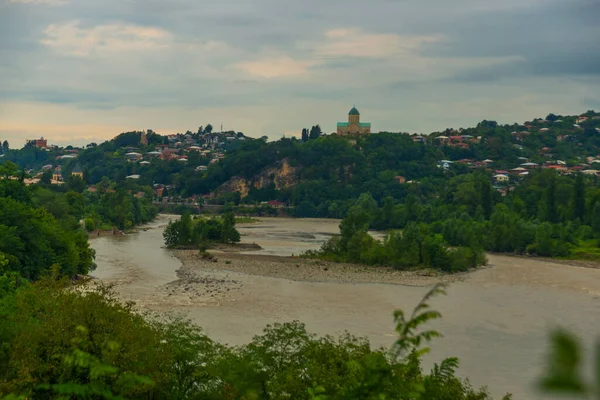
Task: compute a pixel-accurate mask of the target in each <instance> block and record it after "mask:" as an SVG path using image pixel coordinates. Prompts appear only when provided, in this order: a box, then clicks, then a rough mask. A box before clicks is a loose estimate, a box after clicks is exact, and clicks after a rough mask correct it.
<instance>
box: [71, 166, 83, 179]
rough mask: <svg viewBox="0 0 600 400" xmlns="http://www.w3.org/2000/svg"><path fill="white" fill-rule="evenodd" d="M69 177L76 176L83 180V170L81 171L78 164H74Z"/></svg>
mask: <svg viewBox="0 0 600 400" xmlns="http://www.w3.org/2000/svg"><path fill="white" fill-rule="evenodd" d="M71 176H78V177H80V178H81V179H83V170H82V169H81V165H79V163H77V164H75V167H74V168H73V171H71Z"/></svg>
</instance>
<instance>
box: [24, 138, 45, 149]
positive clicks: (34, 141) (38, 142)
mask: <svg viewBox="0 0 600 400" xmlns="http://www.w3.org/2000/svg"><path fill="white" fill-rule="evenodd" d="M27 145H28V146H35V147H38V148H40V149H45V148H46V147H48V141H47V140H46V139H44V137H43V136H42V137H41V138H39V139H31V140H28V141H27Z"/></svg>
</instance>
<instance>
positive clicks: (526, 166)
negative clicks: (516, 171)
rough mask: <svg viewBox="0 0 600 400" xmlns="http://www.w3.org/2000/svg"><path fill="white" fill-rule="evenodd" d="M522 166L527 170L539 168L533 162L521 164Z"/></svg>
mask: <svg viewBox="0 0 600 400" xmlns="http://www.w3.org/2000/svg"><path fill="white" fill-rule="evenodd" d="M521 166H522V167H525V168H535V167H537V166H538V164H536V163H533V162H526V163H523V164H521Z"/></svg>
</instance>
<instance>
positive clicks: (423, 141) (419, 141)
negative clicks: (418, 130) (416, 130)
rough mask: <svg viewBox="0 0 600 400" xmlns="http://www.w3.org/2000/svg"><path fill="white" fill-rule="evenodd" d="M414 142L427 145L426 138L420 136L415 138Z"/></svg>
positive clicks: (413, 138)
mask: <svg viewBox="0 0 600 400" xmlns="http://www.w3.org/2000/svg"><path fill="white" fill-rule="evenodd" d="M412 141H413V142H414V143H425V136H420V135H417V136H413V137H412Z"/></svg>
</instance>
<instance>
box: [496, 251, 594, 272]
mask: <svg viewBox="0 0 600 400" xmlns="http://www.w3.org/2000/svg"><path fill="white" fill-rule="evenodd" d="M488 254H491V255H494V256H500V257H510V258H516V259H519V260H531V261H540V262H543V263H549V264H559V265H570V266H572V267H582V268H594V269H600V262H598V261H589V260H562V259H558V258H550V257H530V256H524V255H518V254H510V253H494V252H488Z"/></svg>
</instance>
